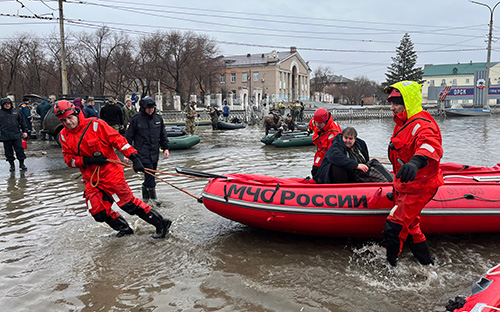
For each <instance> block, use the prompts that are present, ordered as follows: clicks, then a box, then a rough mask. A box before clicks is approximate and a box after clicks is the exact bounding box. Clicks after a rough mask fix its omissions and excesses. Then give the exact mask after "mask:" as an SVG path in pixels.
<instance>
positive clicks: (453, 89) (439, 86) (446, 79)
mask: <svg viewBox="0 0 500 312" xmlns="http://www.w3.org/2000/svg"><path fill="white" fill-rule="evenodd" d="M490 66H491V67H490V74H489V78H490V79H489V80H490V89H489V92H488V103H486V104H488V105H492V104H495V103H497V102H498V100H499V99H500V62H491V63H490ZM485 73H486V63H473V62H472V61H471V62H469V63H462V64H460V63H458V64H439V65H426V66H425V67H424V70H423V75H422V79H423V80H424V83H423V85H422V102H423V103H424V104H436V103H438V102H439V101H443V102H445V104H446V105H453V104H461V105H464V106H470V105H476V106H477V105H480V106H483V97H484V93H483V92H484V84H485V82H486V81H485V78H486V74H485ZM444 93H446V94H444Z"/></svg>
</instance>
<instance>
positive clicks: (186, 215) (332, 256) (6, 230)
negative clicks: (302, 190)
mask: <svg viewBox="0 0 500 312" xmlns="http://www.w3.org/2000/svg"><path fill="white" fill-rule="evenodd" d="M438 122H439V124H440V126H441V129H442V132H443V145H444V149H445V156H444V161H450V162H467V163H468V164H470V165H485V166H491V165H493V164H496V163H497V162H499V160H498V158H497V154H496V152H497V151H498V149H497V148H496V142H499V141H500V135H499V133H498V131H497V130H496V128H495V127H496V124H498V117H492V118H464V119H443V120H439V121H438ZM341 125H342V126H343V127H345V126H354V127H356V129H357V130H358V134H359V136H360V137H361V138H363V139H364V140H366V141H367V143H368V146H369V149H370V154H371V155H372V156H379V157H385V155H386V149H387V142H388V141H389V138H390V135H391V133H392V128H393V122H392V120H371V121H351V122H341ZM197 134H198V135H200V137H201V143H200V144H198V145H196V146H195V147H194V148H192V149H189V150H181V151H172V153H171V157H170V158H169V159H168V160H165V161H162V162H161V163H160V168H159V169H160V170H162V171H168V172H174V168H175V167H176V166H182V167H188V168H193V169H197V170H202V171H207V172H211V173H218V174H224V173H255V174H267V175H272V176H279V177H305V176H307V175H309V172H310V168H311V164H312V158H313V155H314V148H313V147H297V148H287V149H279V148H276V147H274V146H264V145H263V144H262V143H260V141H259V140H260V138H261V136H262V135H263V130H262V129H261V128H259V127H257V126H252V127H249V128H247V129H240V130H234V131H212V130H211V129H210V128H209V127H200V128H198V129H197ZM61 163H62V156H60V155H58V156H57V157H55V158H51V159H50V161H47V159H45V158H40V159H29V162H28V164H29V165H30V170H29V171H28V172H27V173H26V174H25V175H20V174H19V172H16V173H14V174H13V175H9V173H8V170H7V166H6V164H1V165H0V169H1V171H0V172H1V173H0V190H1V192H0V247H1V248H0V250H1V251H0V262H1V266H0V273H1V274H0V291H1V293H2V294H3V296H2V298H1V299H0V304H1V306H2V307H3V309H4V310H6V311H361V310H364V311H443V310H444V306H445V305H446V303H447V300H448V299H451V298H454V297H455V296H456V295H458V294H462V295H468V293H469V291H470V284H471V283H472V282H473V281H475V280H477V278H478V277H479V276H480V275H482V274H483V273H484V272H486V270H487V269H488V268H489V267H491V266H493V265H495V264H497V263H498V262H499V260H500V254H499V253H500V252H499V250H500V248H499V247H500V246H499V245H500V243H499V242H500V240H499V238H500V235H498V234H495V235H475V236H435V237H430V238H429V243H430V248H431V250H432V252H433V254H434V255H435V257H436V263H437V265H436V266H434V267H422V266H420V265H418V264H416V263H414V261H413V259H412V257H411V255H410V253H409V251H408V250H405V251H404V253H403V255H402V259H401V261H400V265H399V266H398V267H397V268H396V269H394V270H392V269H389V268H388V267H387V266H386V264H385V261H384V249H383V248H382V247H380V245H379V242H378V241H366V240H351V239H332V238H322V237H306V236H296V235H290V234H283V233H275V232H269V231H264V230H259V229H253V228H249V227H246V226H243V225H241V224H238V223H235V222H232V221H229V220H226V219H224V218H222V217H220V216H218V215H215V214H213V213H211V212H209V211H208V210H206V209H205V208H204V207H203V206H202V205H201V204H199V203H197V202H196V200H194V199H193V198H191V197H189V196H187V195H186V194H184V193H182V192H179V191H176V190H174V189H173V188H171V187H169V186H168V185H166V184H165V183H162V182H159V184H158V187H157V190H158V194H159V197H160V199H161V200H162V201H163V202H164V205H163V206H162V207H161V208H159V210H160V212H161V213H162V214H164V215H166V216H168V217H170V218H172V219H173V220H174V225H173V226H172V230H171V233H170V235H169V236H168V238H167V239H165V240H159V241H156V240H151V239H150V238H149V235H150V234H151V232H152V231H153V228H152V227H151V226H150V225H147V224H145V223H144V222H143V221H142V220H139V219H138V218H136V217H135V216H129V215H126V214H125V215H124V216H125V218H126V219H127V220H129V222H130V223H131V224H132V225H133V226H135V228H136V235H133V236H131V237H125V238H119V239H117V238H114V237H112V234H113V233H112V232H113V231H112V230H111V229H109V228H108V227H107V226H105V225H102V224H98V223H96V222H94V221H93V219H92V218H91V217H90V215H89V214H88V212H87V211H86V208H85V205H84V201H83V198H82V191H83V188H82V185H81V184H80V183H79V182H78V181H79V180H78V174H77V172H75V171H74V170H71V169H69V168H65V167H64V166H63V165H61ZM31 168H33V169H31ZM126 177H127V180H128V181H129V182H130V186H131V188H132V190H133V191H134V193H135V194H136V195H140V185H141V183H142V179H141V176H140V175H137V174H135V173H134V172H133V171H131V170H130V169H126ZM75 178H77V179H75ZM165 179H167V180H168V181H169V182H171V183H173V184H174V185H176V186H178V187H180V188H183V189H186V190H188V191H189V192H191V193H193V194H194V195H196V196H199V195H200V194H201V192H202V190H203V187H204V185H205V183H206V180H205V179H189V178H185V177H175V176H165Z"/></svg>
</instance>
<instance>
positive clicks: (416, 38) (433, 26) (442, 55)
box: [0, 0, 500, 82]
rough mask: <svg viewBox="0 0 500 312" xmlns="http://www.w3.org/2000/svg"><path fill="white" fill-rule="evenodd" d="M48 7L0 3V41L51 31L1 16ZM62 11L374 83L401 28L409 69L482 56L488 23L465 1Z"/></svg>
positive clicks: (78, 24)
mask: <svg viewBox="0 0 500 312" xmlns="http://www.w3.org/2000/svg"><path fill="white" fill-rule="evenodd" d="M481 2H482V3H484V4H488V5H490V6H491V7H493V6H494V5H495V4H496V3H497V1H490V0H484V1H481ZM403 3H404V4H403ZM499 6H500V5H499ZM57 7H58V5H57V1H50V0H43V1H40V0H17V1H16V0H0V40H6V39H8V38H12V37H15V36H16V35H18V34H19V33H21V32H29V33H34V34H40V35H48V34H50V33H52V32H58V29H59V28H58V24H57V21H56V20H55V19H54V20H52V21H51V20H41V19H26V18H20V17H18V16H14V17H11V16H7V15H22V16H34V15H35V14H36V15H37V16H39V17H51V16H54V17H57V16H58V11H57ZM64 13H65V18H66V19H67V20H68V21H67V22H66V23H65V29H66V32H67V33H71V32H82V31H94V30H95V29H96V28H99V27H101V26H103V25H106V26H108V27H110V28H112V29H114V30H116V31H124V32H126V33H128V34H129V35H130V36H136V37H139V36H144V35H146V34H147V33H152V32H155V31H157V30H162V31H168V30H180V31H194V32H197V33H203V34H206V35H208V36H210V37H211V38H213V39H214V40H215V41H216V42H217V43H218V47H219V50H220V54H222V55H235V54H246V53H267V52H270V51H272V50H278V51H284V50H288V49H289V47H290V46H296V47H297V49H298V51H299V53H300V55H301V56H302V57H303V58H304V60H306V61H309V63H310V66H311V68H312V69H313V70H314V69H316V68H317V67H319V66H328V67H330V68H331V69H332V70H333V72H334V74H336V75H343V76H346V77H348V78H355V77H359V76H366V77H368V78H369V79H371V80H375V81H377V82H383V81H385V72H386V71H387V67H388V66H389V65H390V64H391V63H392V60H391V57H393V56H395V50H396V47H397V46H399V44H400V40H401V38H402V37H403V35H404V34H405V32H408V33H409V34H410V36H411V39H412V41H413V43H414V45H415V51H416V52H417V55H418V63H417V65H418V66H423V65H424V64H449V63H457V62H460V63H468V62H470V61H473V62H486V54H487V49H486V48H487V34H488V23H489V20H490V11H489V10H488V8H487V7H485V6H481V5H477V4H473V3H471V2H470V1H466V0H420V1H394V0H391V1H386V0H352V1H334V0H316V1H313V0H310V1H296V0H274V1H267V0H266V1H264V0H252V1H235V0H230V1H226V0H224V1H216V0H215V1H207V0H203V1H198V0H183V1H180V0H168V1H164V0H88V1H86V0H83V1H75V0H67V1H65V2H64ZM495 17H496V20H497V21H498V22H496V24H497V25H498V26H495V27H494V29H493V43H492V58H491V61H492V62H494V61H500V43H499V42H498V36H500V9H498V10H496V11H495ZM70 21H72V22H70ZM494 23H495V21H494ZM492 74H493V75H494V73H492ZM497 75H500V73H497Z"/></svg>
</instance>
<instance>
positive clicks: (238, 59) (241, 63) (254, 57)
mask: <svg viewBox="0 0 500 312" xmlns="http://www.w3.org/2000/svg"><path fill="white" fill-rule="evenodd" d="M294 55H296V56H297V58H298V59H299V60H300V61H301V62H302V63H303V65H304V66H305V67H306V68H308V69H310V67H309V65H308V64H307V62H305V61H304V59H302V57H301V56H300V54H299V53H298V52H297V51H293V52H292V51H285V52H279V51H272V52H269V53H257V54H250V53H248V54H243V55H231V56H224V57H223V58H222V61H223V62H224V65H226V67H227V68H231V67H232V68H234V67H250V66H269V65H270V64H273V63H280V62H284V61H286V60H287V59H288V58H290V57H292V56H294Z"/></svg>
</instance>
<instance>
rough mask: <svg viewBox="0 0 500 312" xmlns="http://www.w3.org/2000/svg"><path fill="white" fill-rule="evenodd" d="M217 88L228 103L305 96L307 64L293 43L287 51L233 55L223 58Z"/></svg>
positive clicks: (273, 100)
mask: <svg viewBox="0 0 500 312" xmlns="http://www.w3.org/2000/svg"><path fill="white" fill-rule="evenodd" d="M222 62H223V64H224V72H222V73H221V74H220V90H221V91H222V94H223V97H224V98H225V99H227V100H228V102H229V103H230V104H233V103H234V104H238V105H242V106H245V107H246V106H247V105H248V102H249V101H253V103H255V104H256V105H260V104H261V103H262V102H279V101H287V102H291V101H292V100H308V99H309V94H310V81H309V77H310V73H311V68H310V67H309V64H308V63H307V62H306V61H304V59H302V57H301V56H300V54H299V53H298V52H297V49H296V48H295V47H290V50H289V51H286V52H278V51H271V52H270V53H260V54H246V55H234V56H227V57H223V58H222Z"/></svg>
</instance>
